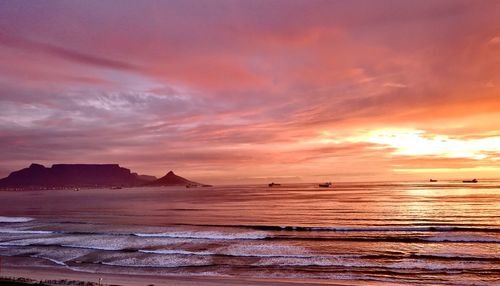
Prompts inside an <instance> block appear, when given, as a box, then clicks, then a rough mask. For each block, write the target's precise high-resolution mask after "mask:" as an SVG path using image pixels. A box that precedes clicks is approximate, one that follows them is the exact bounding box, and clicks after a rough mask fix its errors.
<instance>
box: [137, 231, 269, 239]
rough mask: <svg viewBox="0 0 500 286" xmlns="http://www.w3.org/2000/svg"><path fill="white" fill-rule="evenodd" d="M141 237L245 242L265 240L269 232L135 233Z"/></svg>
mask: <svg viewBox="0 0 500 286" xmlns="http://www.w3.org/2000/svg"><path fill="white" fill-rule="evenodd" d="M134 235H135V236H140V237H168V238H194V239H216V240H244V239H265V238H266V237H267V235H268V234H267V232H263V231H254V232H243V233H224V232H218V231H172V232H162V233H134Z"/></svg>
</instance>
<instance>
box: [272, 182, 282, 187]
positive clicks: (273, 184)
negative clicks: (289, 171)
mask: <svg viewBox="0 0 500 286" xmlns="http://www.w3.org/2000/svg"><path fill="white" fill-rule="evenodd" d="M279 186H281V184H276V183H275V182H272V183H270V184H269V187H270V188H271V187H279Z"/></svg>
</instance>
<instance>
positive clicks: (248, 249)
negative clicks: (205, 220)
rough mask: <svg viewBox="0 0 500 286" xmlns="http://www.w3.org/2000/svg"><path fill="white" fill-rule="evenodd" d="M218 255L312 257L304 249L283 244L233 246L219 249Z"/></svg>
mask: <svg viewBox="0 0 500 286" xmlns="http://www.w3.org/2000/svg"><path fill="white" fill-rule="evenodd" d="M217 253H220V254H224V255H231V256H243V257H245V256H246V257H276V256H280V257H302V258H308V257H311V255H310V254H309V253H308V251H307V250H306V249H305V248H304V247H300V246H293V245H281V244H231V245H229V246H227V247H224V248H220V249H217Z"/></svg>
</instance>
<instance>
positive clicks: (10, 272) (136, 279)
mask: <svg viewBox="0 0 500 286" xmlns="http://www.w3.org/2000/svg"><path fill="white" fill-rule="evenodd" d="M21 260H24V259H20V258H16V257H1V262H2V267H1V269H0V277H5V278H16V279H17V278H21V277H22V278H28V279H32V280H37V281H47V280H57V281H62V280H67V281H84V282H93V283H95V284H96V285H98V283H99V278H102V280H101V281H102V285H132V286H133V285H157V286H173V285H180V286H194V285H207V286H215V285H234V286H258V285H259V286H261V285H262V286H273V285H274V286H282V285H301V286H308V285H310V286H313V285H336V286H340V285H355V284H353V283H348V281H341V282H340V281H331V280H328V281H323V282H314V283H311V282H306V281H300V280H295V281H280V280H269V279H266V280H265V281H264V280H257V279H235V278H223V277H185V276H174V277H165V276H154V275H126V274H109V273H88V272H77V271H72V270H70V269H65V268H63V267H32V266H23V265H22V264H23V262H21ZM46 284H50V283H46ZM54 284H55V283H54ZM57 284H59V283H57ZM0 285H1V283H0ZM61 285H74V284H71V283H61ZM370 285H371V284H370Z"/></svg>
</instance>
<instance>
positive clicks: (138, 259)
mask: <svg viewBox="0 0 500 286" xmlns="http://www.w3.org/2000/svg"><path fill="white" fill-rule="evenodd" d="M101 263H102V264H104V265H110V266H127V267H154V268H157V267H158V268H172V267H185V266H207V265H211V264H212V260H211V259H210V257H208V256H202V257H200V256H198V257H186V256H176V255H154V254H151V255H149V256H146V257H144V256H132V257H110V258H109V259H106V258H104V259H103V261H102V262H101Z"/></svg>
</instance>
